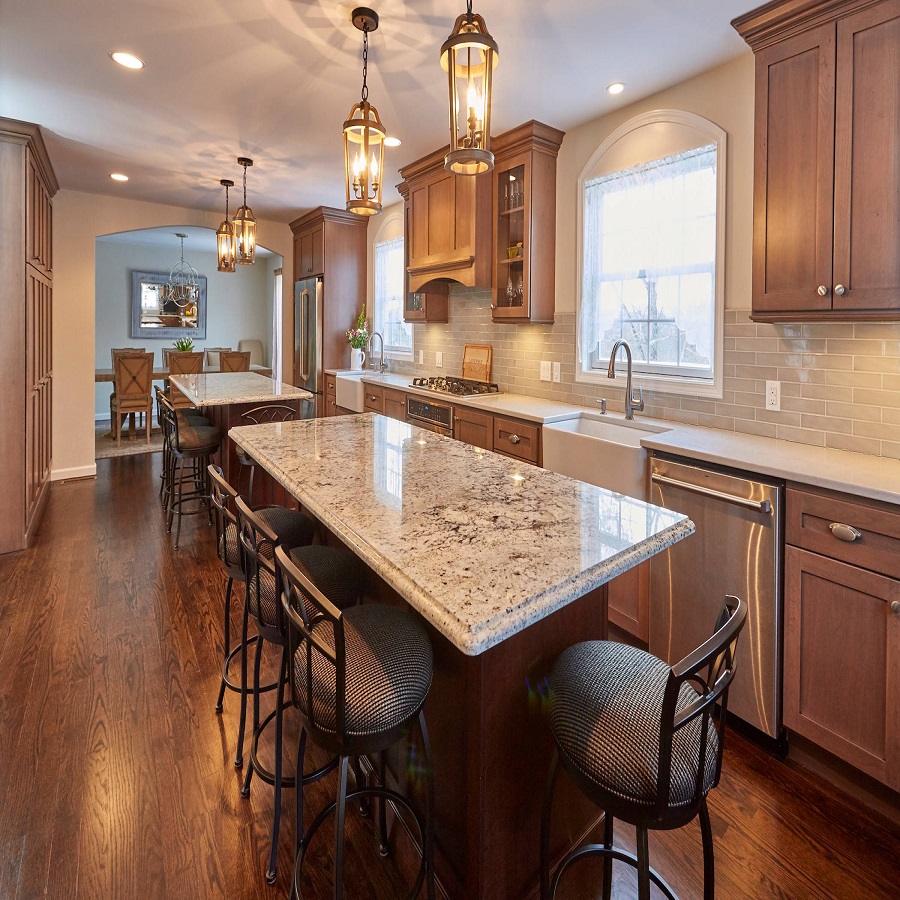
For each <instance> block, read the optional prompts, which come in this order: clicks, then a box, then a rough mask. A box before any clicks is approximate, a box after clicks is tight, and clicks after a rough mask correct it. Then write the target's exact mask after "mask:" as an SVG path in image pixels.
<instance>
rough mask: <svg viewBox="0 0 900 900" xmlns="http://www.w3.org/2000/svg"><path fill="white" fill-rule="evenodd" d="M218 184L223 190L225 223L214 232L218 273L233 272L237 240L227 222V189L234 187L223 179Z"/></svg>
mask: <svg viewBox="0 0 900 900" xmlns="http://www.w3.org/2000/svg"><path fill="white" fill-rule="evenodd" d="M219 184H221V185H222V187H223V188H225V221H224V222H223V223H222V224H221V225H220V226H219V230H218V231H217V232H216V247H217V250H218V257H219V271H220V272H233V271H234V268H235V266H234V264H235V261H236V260H237V240H236V239H235V236H234V228H233V227H232V225H231V222H229V221H228V188H232V187H234V182H233V181H229V179H227V178H223V179H222V180H221V181H220V182H219Z"/></svg>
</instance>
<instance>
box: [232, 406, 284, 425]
mask: <svg viewBox="0 0 900 900" xmlns="http://www.w3.org/2000/svg"><path fill="white" fill-rule="evenodd" d="M296 417H297V410H296V409H294V408H293V407H292V406H283V405H281V404H271V405H269V406H257V407H256V408H255V409H249V410H247V412H245V413H241V424H242V425H262V424H264V423H265V422H293V421H294V419H295V418H296Z"/></svg>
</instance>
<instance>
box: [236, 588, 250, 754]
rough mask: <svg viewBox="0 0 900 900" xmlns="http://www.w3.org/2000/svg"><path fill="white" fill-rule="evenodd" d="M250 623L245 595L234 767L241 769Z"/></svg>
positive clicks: (245, 717) (245, 722)
mask: <svg viewBox="0 0 900 900" xmlns="http://www.w3.org/2000/svg"><path fill="white" fill-rule="evenodd" d="M249 624H250V609H249V604H248V602H247V597H246V596H245V597H244V624H243V627H242V628H241V715H240V719H239V721H238V740H237V754H236V755H235V757H234V767H235V768H236V769H240V768H241V766H243V765H244V730H245V729H246V727H247V629H248V627H249Z"/></svg>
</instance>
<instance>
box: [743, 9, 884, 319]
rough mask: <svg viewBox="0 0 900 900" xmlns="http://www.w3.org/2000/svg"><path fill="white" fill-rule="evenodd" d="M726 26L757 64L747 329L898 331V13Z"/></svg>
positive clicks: (815, 13)
mask: <svg viewBox="0 0 900 900" xmlns="http://www.w3.org/2000/svg"><path fill="white" fill-rule="evenodd" d="M732 24H733V25H734V27H735V28H736V29H737V31H738V32H739V33H740V35H741V36H742V37H743V38H744V40H746V41H747V43H748V44H749V45H750V46H751V48H752V49H753V51H754V53H755V54H756V124H755V132H756V144H755V169H754V200H753V315H752V318H753V319H755V320H757V321H770V322H778V321H801V320H833V321H849V320H869V321H879V320H880V321H883V320H888V319H897V318H900V250H898V248H900V169H898V166H897V160H898V158H900V79H898V71H900V0H841V2H835V0H784V2H780V3H777V2H776V3H769V4H767V5H766V6H763V7H761V8H760V9H758V10H755V11H754V12H751V13H748V14H747V15H745V16H741V17H740V18H738V19H735V20H734V22H733V23H732Z"/></svg>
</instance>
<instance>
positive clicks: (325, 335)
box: [290, 206, 368, 393]
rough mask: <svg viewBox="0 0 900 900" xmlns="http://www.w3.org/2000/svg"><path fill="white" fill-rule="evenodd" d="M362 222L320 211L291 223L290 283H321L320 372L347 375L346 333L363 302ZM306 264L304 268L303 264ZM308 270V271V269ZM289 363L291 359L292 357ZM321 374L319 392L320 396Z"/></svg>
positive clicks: (332, 211)
mask: <svg viewBox="0 0 900 900" xmlns="http://www.w3.org/2000/svg"><path fill="white" fill-rule="evenodd" d="M367 224H368V218H367V217H366V216H358V215H355V214H354V213H349V212H347V211H346V210H343V209H332V208H330V207H327V206H320V207H318V208H317V209H314V210H312V212H309V213H307V214H306V215H305V216H301V217H300V218H299V219H296V220H295V221H293V222H291V231H293V233H294V281H295V282H297V281H302V280H303V279H304V278H312V277H320V278H322V283H323V292H324V308H323V310H322V323H321V328H322V368H323V370H324V369H346V368H347V363H348V361H349V359H350V356H349V354H350V349H349V347H348V345H347V329H348V328H350V327H351V326H352V325H353V324H354V323H355V322H356V318H357V316H358V315H359V311H360V309H361V308H362V306H363V304H364V303H365V302H366V252H367V234H368V230H367ZM307 260H308V262H307ZM309 268H312V271H307V269H309ZM290 358H291V359H292V360H293V354H292V355H291V357H290ZM324 385H325V374H324V371H323V372H321V373H320V375H319V384H318V385H317V389H318V391H319V392H320V393H323V392H324Z"/></svg>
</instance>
